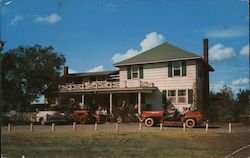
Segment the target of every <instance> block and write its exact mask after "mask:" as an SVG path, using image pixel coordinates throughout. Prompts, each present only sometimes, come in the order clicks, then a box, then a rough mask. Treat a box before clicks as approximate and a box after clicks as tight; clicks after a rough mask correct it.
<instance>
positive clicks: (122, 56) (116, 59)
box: [112, 49, 139, 63]
mask: <svg viewBox="0 0 250 158" xmlns="http://www.w3.org/2000/svg"><path fill="white" fill-rule="evenodd" d="M137 54H139V52H138V51H137V50H134V49H129V50H127V52H126V53H125V54H121V53H116V54H115V55H114V56H113V57H112V61H113V62H114V63H117V62H120V61H123V60H125V59H128V58H131V57H133V56H136V55H137Z"/></svg>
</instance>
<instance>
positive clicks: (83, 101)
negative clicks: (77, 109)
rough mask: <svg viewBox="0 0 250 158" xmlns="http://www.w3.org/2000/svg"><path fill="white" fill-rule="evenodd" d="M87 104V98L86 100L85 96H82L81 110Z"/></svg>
mask: <svg viewBox="0 0 250 158" xmlns="http://www.w3.org/2000/svg"><path fill="white" fill-rule="evenodd" d="M84 104H85V98H84V94H83V95H82V106H81V109H83V106H84Z"/></svg>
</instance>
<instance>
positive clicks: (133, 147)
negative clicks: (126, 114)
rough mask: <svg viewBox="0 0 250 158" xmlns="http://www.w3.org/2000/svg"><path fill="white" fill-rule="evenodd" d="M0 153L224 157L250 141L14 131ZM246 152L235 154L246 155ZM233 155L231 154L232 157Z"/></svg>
mask: <svg viewBox="0 0 250 158" xmlns="http://www.w3.org/2000/svg"><path fill="white" fill-rule="evenodd" d="M2 139H3V142H2V153H3V154H4V156H8V157H11V158H14V157H18V158H20V157H21V156H22V155H25V157H26V158H27V157H29V158H40V157H41V158H46V157H55V158H57V157H58V158H59V157H60V158H77V157H81V158H85V157H86V158H92V157H94V158H126V157H132V158H141V157H143V158H165V157H176V158H183V157H185V158H188V157H190V158H191V157H192V158H193V157H203V158H211V157H216V158H217V157H224V156H225V155H227V154H229V153H232V152H233V151H235V150H237V149H239V148H240V147H242V146H245V145H247V144H249V143H250V141H249V136H248V133H238V134H219V133H208V134H206V133H204V132H196V131H192V132H191V131H188V132H185V133H183V132H174V131H164V132H92V133H91V132H80V131H75V132H73V131H72V132H43V133H39V132H33V133H31V132H22V133H21V132H20V133H18V132H16V133H7V132H5V133H3V135H2ZM247 154H248V152H246V151H244V152H242V153H241V154H237V155H236V156H237V157H247V156H248V155H247ZM236 156H234V157H236Z"/></svg>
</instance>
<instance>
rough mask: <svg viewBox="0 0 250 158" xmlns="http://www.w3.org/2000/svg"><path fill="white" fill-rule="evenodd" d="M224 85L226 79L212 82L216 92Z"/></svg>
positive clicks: (212, 88)
mask: <svg viewBox="0 0 250 158" xmlns="http://www.w3.org/2000/svg"><path fill="white" fill-rule="evenodd" d="M224 85H226V83H225V81H219V82H218V83H212V84H210V89H211V90H212V91H214V92H219V91H220V90H221V89H222V87H223V86H224Z"/></svg>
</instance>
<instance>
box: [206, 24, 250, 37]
mask: <svg viewBox="0 0 250 158" xmlns="http://www.w3.org/2000/svg"><path fill="white" fill-rule="evenodd" d="M246 35H247V29H246V28H243V27H229V26H225V27H223V28H215V29H213V30H210V31H209V32H208V33H206V35H205V36H207V37H209V38H235V37H242V36H246Z"/></svg>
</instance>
